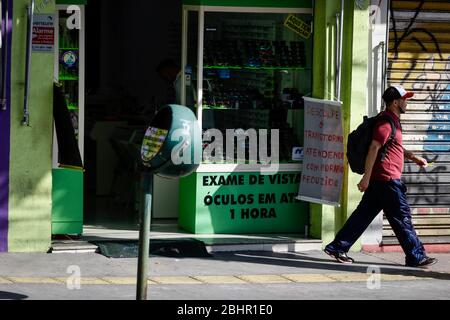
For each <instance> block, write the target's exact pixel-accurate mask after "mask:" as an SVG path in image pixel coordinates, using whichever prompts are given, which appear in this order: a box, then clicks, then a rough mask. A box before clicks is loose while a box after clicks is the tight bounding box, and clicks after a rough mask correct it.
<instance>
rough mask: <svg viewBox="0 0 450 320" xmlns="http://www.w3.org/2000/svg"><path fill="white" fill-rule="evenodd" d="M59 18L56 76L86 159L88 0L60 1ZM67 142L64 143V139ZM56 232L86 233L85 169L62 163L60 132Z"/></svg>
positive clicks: (55, 180) (54, 214)
mask: <svg viewBox="0 0 450 320" xmlns="http://www.w3.org/2000/svg"><path fill="white" fill-rule="evenodd" d="M56 4H57V5H56V14H55V18H56V21H57V23H55V54H54V55H55V67H54V71H55V75H54V77H55V79H57V80H58V82H59V84H60V85H61V88H62V94H63V95H64V99H65V105H66V106H67V109H68V113H69V116H70V122H71V124H72V126H73V133H74V135H75V137H76V140H77V142H78V149H79V153H80V156H81V161H82V162H84V104H85V101H84V99H85V98H84V91H85V82H84V81H85V76H84V72H85V58H84V57H85V27H84V26H85V19H84V13H85V6H84V5H85V4H86V1H84V0H71V1H70V0H67V1H66V0H57V1H56ZM62 143H64V142H62ZM52 158H53V159H52V165H53V192H52V194H53V209H52V234H53V235H57V234H77V235H80V234H82V231H83V175H84V173H83V168H82V167H76V168H71V167H68V166H67V164H65V163H61V162H62V161H61V159H60V153H59V150H58V140H57V136H56V131H55V134H54V138H53V156H52Z"/></svg>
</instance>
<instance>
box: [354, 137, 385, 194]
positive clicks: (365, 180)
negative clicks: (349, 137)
mask: <svg viewBox="0 0 450 320" xmlns="http://www.w3.org/2000/svg"><path fill="white" fill-rule="evenodd" d="M381 147H382V145H381V143H379V142H378V141H376V140H372V143H371V144H370V147H369V152H368V153H367V157H366V163H365V166H364V175H363V177H362V179H361V181H360V182H359V183H358V189H359V191H361V192H364V191H366V190H367V188H368V187H369V182H370V176H371V175H372V169H373V166H374V164H375V160H376V159H377V155H378V150H380V148H381Z"/></svg>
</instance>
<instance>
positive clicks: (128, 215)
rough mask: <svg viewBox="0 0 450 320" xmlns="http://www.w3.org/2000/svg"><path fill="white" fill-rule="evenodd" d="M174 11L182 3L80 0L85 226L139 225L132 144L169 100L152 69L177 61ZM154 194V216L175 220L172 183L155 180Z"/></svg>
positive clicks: (177, 13) (169, 89) (170, 92)
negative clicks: (83, 37)
mask: <svg viewBox="0 0 450 320" xmlns="http://www.w3.org/2000/svg"><path fill="white" fill-rule="evenodd" d="M181 8H182V4H181V0H168V1H164V2H159V1H158V2H153V1H146V0H133V1H132V2H126V1H118V0H117V1H116V0H113V1H111V0H95V1H88V3H87V6H86V94H85V96H86V107H85V136H84V138H85V140H84V141H85V146H84V149H85V161H84V167H85V179H84V225H85V227H86V226H93V227H95V228H108V229H127V230H137V229H138V208H139V190H138V187H139V184H138V183H139V168H138V161H139V158H138V156H139V148H140V144H141V142H142V136H143V134H144V131H145V129H146V126H147V125H148V123H149V122H150V120H151V119H152V117H153V116H154V114H155V113H156V112H157V111H158V109H159V108H160V107H161V106H163V105H165V104H168V103H174V102H175V100H174V99H175V90H174V89H173V85H172V84H171V83H170V82H167V81H164V79H162V78H161V77H160V76H159V75H158V73H157V72H156V68H157V66H158V64H159V63H160V62H161V61H163V60H166V59H171V60H173V61H175V62H177V63H178V62H179V61H180V60H181ZM167 194H170V197H168V196H167ZM153 196H154V198H155V199H158V200H157V201H154V205H153V209H152V217H153V219H162V220H164V221H168V222H172V223H173V224H175V223H176V219H177V218H178V181H177V180H176V179H175V180H168V179H163V178H159V177H155V180H154V194H153Z"/></svg>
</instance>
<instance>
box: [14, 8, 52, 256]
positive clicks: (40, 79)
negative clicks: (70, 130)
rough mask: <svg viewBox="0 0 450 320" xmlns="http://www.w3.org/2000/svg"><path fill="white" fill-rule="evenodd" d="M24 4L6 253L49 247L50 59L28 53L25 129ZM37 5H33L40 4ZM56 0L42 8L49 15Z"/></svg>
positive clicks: (18, 17)
mask: <svg viewBox="0 0 450 320" xmlns="http://www.w3.org/2000/svg"><path fill="white" fill-rule="evenodd" d="M28 3H29V1H26V0H15V1H14V14H13V47H12V80H11V81H12V83H11V86H12V89H11V155H10V159H11V168H10V194H9V238H8V242H9V248H8V251H10V252H45V251H47V250H48V248H49V247H50V244H51V194H52V171H51V169H52V166H51V154H52V132H53V131H52V129H53V117H52V108H53V91H52V90H53V65H54V62H53V59H54V56H53V54H52V53H33V55H32V66H31V87H30V90H31V92H30V126H29V127H27V126H22V125H21V120H22V116H23V100H24V99H23V96H24V79H25V53H26V30H27V14H26V5H27V4H28ZM41 3H42V1H37V3H36V5H40V4H41ZM54 10H55V0H50V1H49V2H48V4H47V5H45V6H42V10H41V13H53V12H54Z"/></svg>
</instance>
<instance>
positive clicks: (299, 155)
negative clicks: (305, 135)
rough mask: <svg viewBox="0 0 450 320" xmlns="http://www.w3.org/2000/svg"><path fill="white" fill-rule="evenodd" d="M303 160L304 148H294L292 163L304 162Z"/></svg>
mask: <svg viewBox="0 0 450 320" xmlns="http://www.w3.org/2000/svg"><path fill="white" fill-rule="evenodd" d="M302 160H303V148H302V147H293V148H292V161H302Z"/></svg>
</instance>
